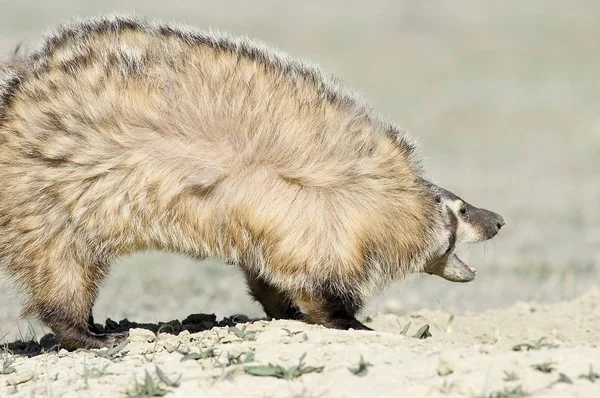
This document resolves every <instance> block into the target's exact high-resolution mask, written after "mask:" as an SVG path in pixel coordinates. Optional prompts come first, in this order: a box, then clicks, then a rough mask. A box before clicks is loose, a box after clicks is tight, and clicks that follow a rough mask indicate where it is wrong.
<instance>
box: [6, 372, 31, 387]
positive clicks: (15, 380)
mask: <svg viewBox="0 0 600 398" xmlns="http://www.w3.org/2000/svg"><path fill="white" fill-rule="evenodd" d="M31 379H33V372H32V371H30V370H26V371H23V372H19V373H14V374H12V375H10V376H8V377H7V378H6V384H7V385H9V386H16V385H19V384H23V383H27V382H28V381H29V380H31Z"/></svg>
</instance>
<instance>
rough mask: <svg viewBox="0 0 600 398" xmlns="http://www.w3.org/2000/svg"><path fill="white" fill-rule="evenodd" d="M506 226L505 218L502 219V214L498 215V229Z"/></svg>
mask: <svg viewBox="0 0 600 398" xmlns="http://www.w3.org/2000/svg"><path fill="white" fill-rule="evenodd" d="M504 224H506V223H505V222H504V218H502V216H501V215H500V214H496V226H497V227H498V229H500V228H502V227H503V226H504Z"/></svg>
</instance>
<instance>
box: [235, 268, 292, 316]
mask: <svg viewBox="0 0 600 398" xmlns="http://www.w3.org/2000/svg"><path fill="white" fill-rule="evenodd" d="M245 274H246V281H247V283H248V289H249V290H250V294H251V295H252V297H254V299H255V300H256V301H258V302H259V303H260V304H261V305H262V307H263V309H264V310H265V313H266V314H267V316H268V317H270V318H274V319H297V320H298V319H302V313H301V312H300V310H299V309H298V307H297V306H296V305H295V304H294V303H293V301H292V298H291V296H290V295H287V294H285V293H284V292H283V291H281V290H280V289H278V288H277V287H275V286H273V285H272V284H271V283H269V282H267V281H266V280H264V279H263V278H261V277H260V276H258V275H257V274H256V273H253V272H251V271H249V270H247V269H245Z"/></svg>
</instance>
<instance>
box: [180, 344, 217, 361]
mask: <svg viewBox="0 0 600 398" xmlns="http://www.w3.org/2000/svg"><path fill="white" fill-rule="evenodd" d="M182 354H183V353H182ZM214 356H215V349H214V348H212V347H211V348H207V349H206V350H204V351H200V352H189V353H187V354H184V355H183V357H182V358H181V362H183V361H189V360H192V359H193V360H198V359H207V358H211V357H214Z"/></svg>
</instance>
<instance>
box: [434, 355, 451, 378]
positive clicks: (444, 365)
mask: <svg viewBox="0 0 600 398" xmlns="http://www.w3.org/2000/svg"><path fill="white" fill-rule="evenodd" d="M452 373H454V369H452V366H450V364H449V363H448V362H446V361H444V360H443V359H440V363H439V365H438V368H437V374H438V376H442V377H444V376H448V375H451V374H452Z"/></svg>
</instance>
